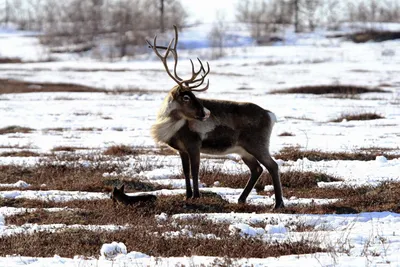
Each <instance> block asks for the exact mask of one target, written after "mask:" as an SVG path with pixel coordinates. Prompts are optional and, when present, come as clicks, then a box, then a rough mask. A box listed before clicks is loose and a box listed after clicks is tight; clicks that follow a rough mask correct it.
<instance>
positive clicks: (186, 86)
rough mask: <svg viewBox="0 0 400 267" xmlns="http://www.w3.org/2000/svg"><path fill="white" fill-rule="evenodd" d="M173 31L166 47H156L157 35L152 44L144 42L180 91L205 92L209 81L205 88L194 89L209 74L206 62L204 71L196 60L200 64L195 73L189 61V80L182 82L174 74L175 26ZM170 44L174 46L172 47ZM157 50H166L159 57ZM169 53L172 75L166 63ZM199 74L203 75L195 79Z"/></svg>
mask: <svg viewBox="0 0 400 267" xmlns="http://www.w3.org/2000/svg"><path fill="white" fill-rule="evenodd" d="M174 30H175V38H173V39H172V40H171V41H170V42H169V45H168V46H157V35H156V36H155V37H154V41H153V44H151V43H150V42H149V41H148V40H146V42H147V44H148V45H149V47H150V48H152V49H153V51H154V53H155V54H156V55H157V56H158V58H160V60H161V62H162V63H163V65H164V68H165V70H166V72H167V74H168V75H169V77H171V78H172V80H174V81H175V82H176V83H177V84H178V85H179V87H180V88H181V89H182V90H185V91H186V90H187V91H196V92H202V91H205V90H207V89H208V86H209V80H207V85H206V86H205V87H203V88H201V89H195V88H197V87H199V86H201V85H202V84H203V83H204V79H205V78H206V76H207V75H208V73H210V65H209V64H208V62H207V71H206V70H205V69H204V66H203V63H202V62H201V60H200V59H199V58H197V60H198V61H199V63H200V69H199V70H198V71H195V70H194V64H193V61H192V60H190V64H191V65H192V76H191V77H190V78H189V79H186V80H184V79H182V78H181V77H179V76H178V74H177V73H176V67H177V66H178V52H177V51H176V47H177V45H178V29H177V27H176V26H175V25H174ZM172 44H174V45H173V46H172ZM158 49H163V50H166V51H165V53H164V55H161V54H160V52H159V51H158ZM169 53H171V54H172V56H173V57H174V74H172V73H171V72H170V70H169V67H168V63H167V59H168V55H169ZM201 72H203V74H202V75H201V77H200V78H197V77H198V76H199V74H201Z"/></svg>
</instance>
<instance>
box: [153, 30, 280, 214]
mask: <svg viewBox="0 0 400 267" xmlns="http://www.w3.org/2000/svg"><path fill="white" fill-rule="evenodd" d="M174 30H175V38H173V39H172V40H171V41H170V43H169V45H168V46H167V47H165V46H157V44H156V42H157V36H155V37H154V41H153V44H151V43H150V42H149V41H148V40H146V41H147V43H148V45H149V47H150V48H152V49H153V51H154V53H155V54H156V55H157V56H158V57H159V58H160V60H161V62H162V63H163V65H164V68H165V71H166V72H167V74H168V75H169V76H170V77H171V78H172V80H173V81H174V82H175V83H176V84H177V85H175V86H174V87H173V88H172V89H171V90H170V91H169V93H168V95H167V96H166V97H165V99H164V101H163V103H162V105H161V108H160V110H159V112H158V114H157V120H156V122H155V124H154V125H152V127H151V135H152V137H153V139H154V140H155V141H156V142H159V143H164V144H166V145H168V146H169V147H171V148H173V149H175V150H177V151H178V152H179V155H180V157H181V162H182V167H183V174H184V176H185V185H186V198H187V199H189V198H199V197H200V192H199V182H198V180H199V177H198V176H199V166H200V153H206V154H212V155H225V154H230V153H236V154H239V155H240V157H241V158H242V160H243V162H244V163H245V164H246V165H247V166H248V167H249V169H250V172H251V176H250V178H249V180H248V182H247V184H246V187H245V188H244V190H243V192H242V194H241V195H240V197H239V200H238V202H239V203H245V201H246V198H247V196H248V195H249V194H250V192H251V190H252V189H253V187H254V185H255V184H256V182H257V180H258V178H259V177H260V175H261V174H262V172H263V168H262V167H261V166H260V163H261V164H262V165H264V166H265V168H266V169H267V170H268V172H269V173H270V174H271V176H272V182H273V186H274V191H275V207H274V208H275V209H278V208H282V207H284V204H283V200H282V187H281V181H280V175H279V169H278V165H277V164H276V162H275V161H274V160H273V159H272V158H271V156H270V153H269V140H270V136H271V131H272V127H273V125H274V123H275V122H276V116H275V115H274V113H272V112H271V111H268V110H265V109H263V108H261V107H259V106H257V105H256V104H253V103H246V102H234V101H223V100H213V99H200V98H197V97H196V96H195V95H194V94H193V92H202V91H205V90H207V89H208V87H209V80H207V84H206V85H205V86H204V87H203V88H201V89H196V88H199V87H200V86H202V85H203V84H204V80H205V78H206V76H207V75H208V74H209V72H210V66H209V64H208V62H207V70H205V68H204V66H203V63H202V62H201V60H200V59H198V58H197V59H198V61H199V63H200V69H199V70H198V71H195V67H194V64H193V61H192V60H190V62H191V65H192V75H191V77H190V78H189V79H182V78H181V77H179V76H178V75H177V73H176V67H177V64H178V53H177V50H176V47H177V44H178V30H177V28H176V26H175V25H174ZM173 43H174V45H173V46H172V44H173ZM159 49H162V50H165V53H163V55H162V54H161V53H160V52H159ZM170 54H171V55H172V56H173V59H174V70H173V72H174V73H173V74H172V73H171V72H170V69H169V67H168V64H167V58H168V56H169V55H170ZM199 75H200V77H199ZM198 77H199V78H198ZM190 175H191V176H192V179H193V191H192V187H191V184H190Z"/></svg>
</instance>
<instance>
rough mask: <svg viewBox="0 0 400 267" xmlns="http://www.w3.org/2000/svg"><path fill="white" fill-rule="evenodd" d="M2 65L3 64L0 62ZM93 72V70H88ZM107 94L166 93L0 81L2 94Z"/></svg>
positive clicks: (136, 89)
mask: <svg viewBox="0 0 400 267" xmlns="http://www.w3.org/2000/svg"><path fill="white" fill-rule="evenodd" d="M0 63H1V62H0ZM88 71H93V70H88ZM38 92H40V93H52V92H69V93H106V94H128V95H129V94H150V93H160V92H164V93H165V92H166V91H161V90H147V89H146V90H144V89H139V88H128V89H118V88H117V89H114V90H106V89H102V88H95V87H90V86H84V85H79V84H69V83H36V82H26V81H20V80H12V79H0V94H23V93H38ZM57 99H58V100H70V98H57Z"/></svg>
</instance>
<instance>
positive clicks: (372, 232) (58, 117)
mask: <svg viewBox="0 0 400 267" xmlns="http://www.w3.org/2000/svg"><path fill="white" fill-rule="evenodd" d="M193 36H194V35H193V33H192V34H191V33H187V35H186V37H187V39H192V38H193ZM183 37H185V35H184V36H183ZM203 37H204V36H203ZM314 37H315V36H314ZM183 40H185V38H183ZM179 52H180V57H181V58H182V60H180V64H181V65H180V66H179V72H180V73H182V75H181V76H184V75H189V74H190V68H189V61H188V60H187V58H189V57H191V58H195V57H197V56H201V57H202V58H205V59H207V58H208V57H209V55H210V49H209V48H201V49H195V50H182V51H179ZM0 56H1V57H10V58H11V57H20V58H21V59H23V60H25V61H46V59H48V58H49V54H48V51H47V50H46V48H44V47H42V46H41V45H40V44H39V42H38V40H37V38H36V37H34V36H32V35H31V34H30V35H29V36H26V35H23V34H16V33H8V34H5V33H4V34H1V35H0ZM209 63H210V66H211V73H210V75H209V78H210V88H209V90H208V91H207V92H205V93H199V94H198V95H199V97H204V98H217V99H230V100H239V101H251V102H254V103H256V104H258V105H260V106H261V107H263V108H265V109H269V110H271V111H273V112H274V113H276V115H277V117H278V123H277V124H276V125H275V127H274V131H273V135H272V138H271V152H272V154H273V155H274V154H275V153H277V152H278V151H280V150H281V149H282V148H284V147H287V146H300V147H301V148H302V149H318V150H322V151H326V152H351V151H355V150H357V149H364V148H371V147H378V148H389V149H394V151H393V152H395V153H397V154H399V147H400V131H399V129H400V42H399V41H387V42H382V43H366V44H353V43H350V42H347V41H343V40H340V39H326V38H322V37H315V38H311V39H309V38H307V39H301V40H298V41H296V42H295V43H294V44H292V45H290V46H272V47H255V46H243V47H236V48H229V49H227V50H226V56H225V57H224V58H222V59H220V60H209ZM0 78H1V79H5V78H8V79H15V80H23V81H29V82H45V83H46V82H49V83H58V82H60V83H75V84H81V85H88V86H93V87H97V88H103V89H104V88H105V89H109V90H114V89H128V88H129V89H140V90H142V91H141V92H137V93H135V92H132V93H129V94H105V93H29V94H4V95H1V94H0V114H1V120H0V128H3V127H7V126H11V125H18V126H24V127H30V128H33V129H34V130H33V131H32V132H31V133H24V134H23V133H16V134H3V135H0V153H1V152H7V151H18V150H21V148H22V147H24V150H27V148H28V150H31V151H34V152H38V153H48V152H49V151H50V150H51V149H52V148H54V147H57V146H72V147H83V148H89V150H85V151H84V152H82V153H90V152H92V151H99V150H100V151H101V150H104V149H105V148H107V147H109V146H112V145H119V144H125V145H129V146H140V147H146V148H154V147H155V146H156V145H155V144H154V141H153V140H152V139H151V137H150V134H149V128H150V126H151V124H152V123H153V122H154V120H155V115H156V111H157V109H158V107H159V105H160V103H161V101H162V99H163V97H164V96H165V93H166V91H167V90H169V89H170V88H171V87H172V86H173V82H172V81H171V80H170V79H169V77H168V75H166V73H165V72H164V70H163V67H162V64H161V63H160V62H159V61H158V59H157V58H156V57H155V56H154V55H151V54H148V55H145V56H140V58H139V59H137V60H132V61H121V62H114V63H108V62H97V61H95V60H92V59H88V58H77V59H69V60H63V61H56V62H36V63H34V62H31V63H22V64H0ZM332 84H344V85H347V84H349V85H359V86H367V87H370V88H374V87H380V88H383V89H385V90H388V91H389V93H370V94H364V95H360V96H359V97H350V98H335V97H329V96H316V95H278V94H270V92H271V91H272V90H275V89H285V88H290V87H298V86H305V85H332ZM363 112H374V113H378V114H380V115H381V116H383V117H384V119H379V120H371V121H342V122H338V123H335V122H330V120H332V119H335V118H337V117H339V116H340V115H342V114H347V113H350V114H357V113H363ZM91 127H92V128H94V129H95V130H93V131H87V130H82V128H91ZM55 128H62V129H63V130H62V131H56V130H51V129H55ZM283 132H290V133H292V134H294V136H279V134H281V133H283ZM26 147H27V148H26ZM389 153H390V152H389ZM230 158H231V159H235V156H231V157H230ZM39 160H40V157H30V158H20V157H0V164H2V165H5V164H18V165H24V166H28V165H34V164H36V163H37V162H38V161H39ZM276 160H277V162H278V163H279V165H280V166H281V171H289V170H291V171H292V170H299V171H318V172H323V173H326V174H329V175H333V176H335V177H338V178H341V179H343V182H337V183H329V184H328V183H320V184H319V186H320V187H327V186H339V184H348V185H356V186H357V185H365V184H371V185H376V184H378V183H380V182H382V181H400V159H399V158H397V159H392V160H387V159H386V158H384V157H377V158H376V160H373V161H362V162H361V161H343V160H340V161H321V162H313V161H310V160H308V159H306V158H305V159H301V160H300V159H299V160H297V161H283V160H281V159H279V158H276ZM136 161H145V162H147V164H150V165H153V166H154V168H153V170H151V171H146V172H142V173H139V174H138V173H135V171H134V167H135V164H138V162H136ZM202 164H208V166H211V167H212V166H213V165H218V167H219V168H221V169H222V170H223V171H224V172H227V173H242V172H247V168H246V167H245V166H244V165H243V164H242V163H241V162H238V161H236V160H230V159H227V160H225V161H221V160H217V159H215V160H212V159H203V160H202ZM124 172H125V174H126V175H128V176H135V177H136V176H137V177H141V178H147V179H149V180H150V181H154V182H159V183H161V184H170V185H172V187H173V189H172V190H161V191H157V192H154V193H155V194H159V195H168V194H181V193H183V192H184V190H183V188H184V181H183V180H182V179H170V178H171V177H173V176H175V175H176V174H179V172H180V159H179V158H178V157H177V156H168V157H166V156H156V155H142V156H140V157H135V158H134V159H130V160H129V161H128V162H127V163H126V167H125V168H124ZM107 175H110V176H112V175H113V174H109V173H108V174H105V176H107ZM16 182H17V181H16ZM1 186H3V187H7V188H9V187H14V189H13V190H9V191H0V197H2V198H31V199H40V200H52V201H68V200H71V199H104V198H108V195H106V194H104V193H100V192H99V193H94V192H92V193H90V192H71V191H56V190H52V191H44V190H43V191H34V190H23V191H19V190H18V187H28V189H29V186H30V185H29V184H26V183H25V182H23V181H19V182H17V183H15V184H3V185H0V190H1ZM202 190H205V191H212V192H215V193H217V194H219V195H221V196H222V197H223V198H224V199H226V200H228V201H230V202H233V203H234V202H236V201H237V198H238V196H239V195H240V193H241V191H242V190H241V189H232V188H222V187H218V186H217V185H216V186H214V187H212V188H202ZM266 190H271V188H269V187H267V188H266ZM273 201H274V199H273V196H272V197H270V196H261V195H257V194H256V192H255V191H253V192H252V193H251V194H250V196H249V202H250V203H253V204H257V205H272V204H273ZM333 201H335V200H334V199H305V198H291V199H285V202H286V204H287V205H295V204H308V203H313V204H314V205H318V204H323V203H328V202H333ZM17 212H21V211H18V210H15V209H13V208H8V207H2V208H0V236H3V235H8V234H10V233H12V232H13V231H14V230H15V232H24V231H25V232H26V233H29V232H32V231H35V230H41V229H42V230H43V229H47V228H46V227H48V229H56V228H62V227H64V226H62V225H61V226H60V225H58V226H40V227H39V226H37V225H24V226H23V227H19V228H16V227H15V226H10V225H5V220H4V217H5V216H9V215H10V214H15V213H17ZM190 216H192V215H191V214H177V215H174V216H173V218H174V219H183V218H190ZM205 216H206V217H207V218H209V219H211V220H213V221H215V222H222V221H223V222H228V223H230V224H231V229H232V231H239V232H242V233H243V235H244V236H248V235H250V236H253V235H254V237H255V238H261V239H263V240H266V241H268V240H278V241H279V240H280V241H284V240H291V241H295V240H300V239H302V238H309V239H312V240H313V241H318V242H319V244H320V245H321V246H323V247H330V248H332V247H333V248H335V251H336V253H317V254H312V255H300V256H299V255H291V256H284V257H279V258H265V259H239V260H237V262H235V263H237V264H238V265H247V266H251V265H253V266H267V265H268V266H289V265H294V264H296V265H300V266H303V265H308V266H365V265H368V266H400V253H399V251H400V232H399V230H400V217H399V215H398V214H396V213H391V212H379V213H378V212H376V213H362V214H357V215H319V216H317V215H307V214H297V215H296V214H295V215H288V214H257V215H256V214H238V213H235V214H205ZM272 221H273V222H274V223H271V222H272ZM288 221H298V222H302V223H304V224H306V225H310V226H312V227H313V228H314V229H315V231H312V232H311V233H310V232H305V233H298V232H292V231H291V229H290V227H288V226H287V225H288V224H287V222H288ZM255 222H257V223H260V222H262V223H264V224H265V227H264V228H261V230H260V229H255V228H253V227H251V226H250V225H249V224H250V223H255ZM276 222H278V223H276ZM77 227H78V226H77ZM101 227H103V228H105V229H109V230H113V231H114V230H115V231H116V230H118V229H119V228H118V227H119V226H114V227H113V226H92V228H90V227H89V228H90V229H93V230H96V229H100V228H101ZM107 227H108V228H107ZM244 238H245V237H244ZM115 241H117V242H118V240H115ZM115 251H116V252H115ZM113 252H115V253H116V255H115V258H113V260H112V261H111V260H110V259H109V257H107V255H108V254H109V253H111V254H112V253H113ZM128 252H129V253H128ZM100 254H101V255H102V256H101V257H97V258H96V259H83V258H81V257H80V256H77V257H75V258H74V259H67V258H61V257H59V256H57V255H55V256H54V257H53V258H32V257H24V255H21V256H8V257H3V258H0V266H20V265H27V266H132V265H133V266H135V265H138V266H141V265H144V266H152V265H157V264H158V265H166V266H175V265H176V264H184V265H195V264H212V263H213V262H214V260H215V258H214V257H198V256H193V257H177V258H161V259H160V258H155V257H152V255H144V254H142V253H140V252H134V251H133V252H130V248H129V247H127V248H126V247H124V245H123V244H117V243H115V244H108V245H106V246H103V248H99V255H100ZM117 254H118V255H117ZM94 256H95V255H94Z"/></svg>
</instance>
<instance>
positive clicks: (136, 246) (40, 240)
mask: <svg viewBox="0 0 400 267" xmlns="http://www.w3.org/2000/svg"><path fill="white" fill-rule="evenodd" d="M134 223H137V222H134ZM140 225H146V228H144V227H140ZM214 227H216V226H214ZM149 230H150V231H149ZM152 230H153V231H152ZM154 230H155V231H156V232H158V231H161V230H163V229H162V228H161V229H160V228H155V227H154V225H149V222H147V224H146V223H143V222H140V223H138V224H137V226H135V227H132V228H129V229H126V230H121V231H116V232H105V231H96V232H93V231H87V230H82V229H76V230H67V231H63V232H56V233H49V232H39V233H34V234H31V235H23V234H17V235H12V236H9V237H0V251H1V252H0V254H1V256H5V255H12V254H18V255H26V256H35V257H52V256H53V255H55V254H56V255H60V256H61V257H73V256H75V255H84V256H97V255H98V253H99V248H100V247H101V246H102V244H104V243H111V242H112V241H115V240H118V241H119V242H123V243H124V244H125V245H126V246H127V247H128V248H129V250H132V251H141V252H143V253H145V254H149V255H152V256H155V257H173V256H175V257H179V256H192V255H198V256H202V255H204V256H220V257H230V258H243V257H246V258H247V257H256V258H264V257H278V256H283V255H291V254H307V253H316V252H324V251H325V250H323V249H321V248H318V247H316V246H314V245H312V244H310V243H307V242H306V241H303V242H292V243H277V242H273V243H272V244H267V243H264V242H262V241H261V240H257V239H246V238H241V237H239V236H238V235H232V236H227V237H224V238H221V239H202V238H190V237H185V236H181V237H180V238H167V237H163V236H161V235H160V234H152V233H154ZM49 244H51V246H49ZM37 248H40V249H37Z"/></svg>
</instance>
